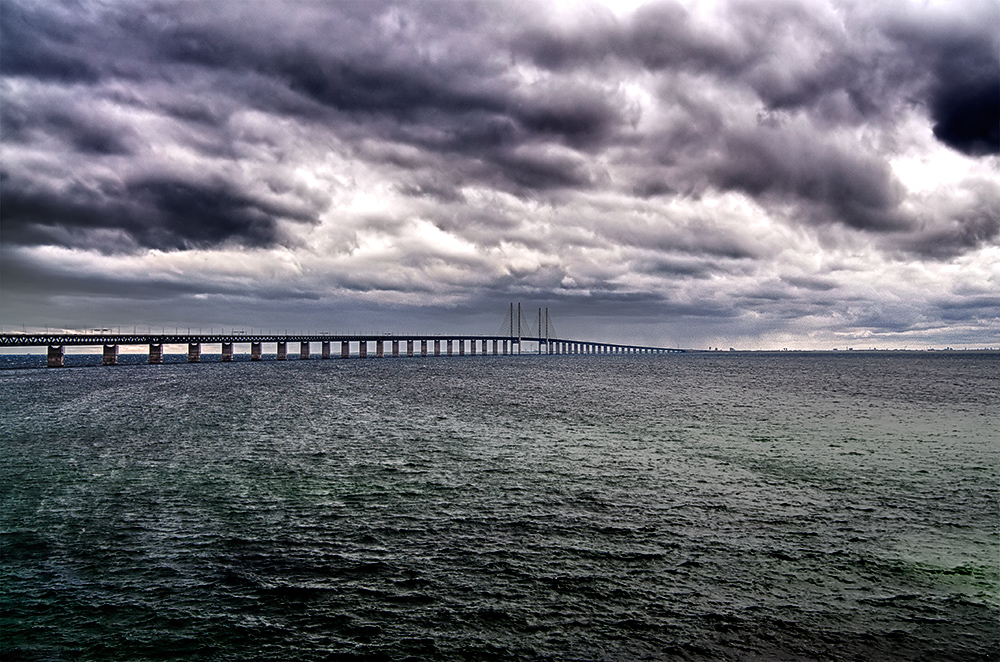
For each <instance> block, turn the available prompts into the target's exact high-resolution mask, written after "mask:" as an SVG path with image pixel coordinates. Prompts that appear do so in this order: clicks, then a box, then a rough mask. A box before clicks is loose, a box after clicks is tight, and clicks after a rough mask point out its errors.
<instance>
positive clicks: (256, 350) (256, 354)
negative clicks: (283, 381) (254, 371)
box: [250, 342, 262, 361]
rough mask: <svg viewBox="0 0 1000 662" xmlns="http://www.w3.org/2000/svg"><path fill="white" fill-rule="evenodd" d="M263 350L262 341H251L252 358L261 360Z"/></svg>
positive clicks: (252, 359)
mask: <svg viewBox="0 0 1000 662" xmlns="http://www.w3.org/2000/svg"><path fill="white" fill-rule="evenodd" d="M261 355H262V352H261V351H260V343H259V342H252V343H250V360H251V361H260V359H261Z"/></svg>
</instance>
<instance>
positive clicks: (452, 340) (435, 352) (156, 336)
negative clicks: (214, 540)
mask: <svg viewBox="0 0 1000 662" xmlns="http://www.w3.org/2000/svg"><path fill="white" fill-rule="evenodd" d="M513 310H514V308H513V304H511V313H512V314H511V320H512V321H511V322H510V329H509V331H510V332H509V333H508V334H495V335H475V334H472V335H470V334H455V335H441V334H436V335H422V334H395V333H385V334H349V335H338V334H329V333H319V334H268V333H250V334H247V333H242V332H233V333H229V334H225V333H207V334H205V333H194V334H192V333H185V334H180V333H173V334H168V333H131V334H129V333H125V334H123V333H111V332H110V331H109V330H108V329H102V330H101V331H99V332H95V333H4V334H0V348H3V347H47V348H48V355H47V365H48V367H50V368H58V367H62V365H63V356H64V354H65V348H66V347H80V346H93V345H101V346H102V347H103V355H102V364H103V365H117V364H118V348H119V347H120V346H122V345H140V346H141V345H146V346H148V347H149V363H151V364H159V363H163V347H164V345H187V360H188V362H189V363H198V362H200V361H201V354H202V345H220V346H221V348H222V360H223V361H232V360H233V346H234V345H235V344H237V343H243V344H247V343H249V345H250V360H251V361H261V360H263V357H264V353H263V348H264V345H265V344H268V345H270V344H273V345H274V347H275V355H276V357H277V360H278V361H284V360H287V359H288V345H289V343H293V344H294V343H298V344H299V359H309V358H311V357H312V355H313V354H312V345H313V344H314V343H318V344H319V346H320V354H319V356H320V357H321V358H323V359H330V358H332V357H333V354H332V353H331V350H332V349H333V347H335V346H336V345H337V344H339V350H340V352H339V354H338V356H339V358H342V359H347V358H352V357H358V358H367V357H369V356H372V355H371V354H369V348H370V346H371V344H374V350H375V351H374V356H375V357H377V358H383V357H386V356H391V357H402V356H408V357H412V356H456V355H457V356H465V354H466V348H468V354H469V355H470V356H477V355H479V356H487V355H490V354H492V355H493V356H506V355H509V354H521V348H522V346H523V344H524V343H526V342H528V343H535V344H537V353H538V354H549V355H555V354H584V355H604V354H663V353H668V352H673V353H677V352H684V351H686V350H683V349H673V348H666V347H653V346H646V345H629V344H620V343H609V342H595V341H589V340H573V339H569V338H557V337H553V336H551V335H550V334H549V331H550V329H551V323H550V320H549V316H548V310H546V311H545V323H544V328H543V326H542V315H541V309H539V325H538V327H537V328H536V331H535V332H530V331H529V334H527V335H522V325H521V322H522V321H524V317H523V315H522V314H521V312H520V304H518V313H517V322H516V324H515V322H513V319H514V316H513ZM504 325H507V320H506V319H505V320H504ZM539 331H543V333H538V332H539ZM387 348H388V349H387Z"/></svg>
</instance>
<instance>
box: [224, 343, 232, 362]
mask: <svg viewBox="0 0 1000 662" xmlns="http://www.w3.org/2000/svg"><path fill="white" fill-rule="evenodd" d="M222 360H223V361H232V360H233V343H231V342H224V343H222Z"/></svg>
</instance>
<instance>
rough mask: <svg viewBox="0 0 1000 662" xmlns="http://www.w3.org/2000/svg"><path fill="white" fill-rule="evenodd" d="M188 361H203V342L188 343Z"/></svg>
mask: <svg viewBox="0 0 1000 662" xmlns="http://www.w3.org/2000/svg"><path fill="white" fill-rule="evenodd" d="M188 363H201V343H200V342H189V343H188Z"/></svg>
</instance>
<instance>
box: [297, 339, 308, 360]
mask: <svg viewBox="0 0 1000 662" xmlns="http://www.w3.org/2000/svg"><path fill="white" fill-rule="evenodd" d="M308 358H309V343H308V342H304V341H303V342H300V343H299V360H300V361H305V360H307V359H308Z"/></svg>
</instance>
